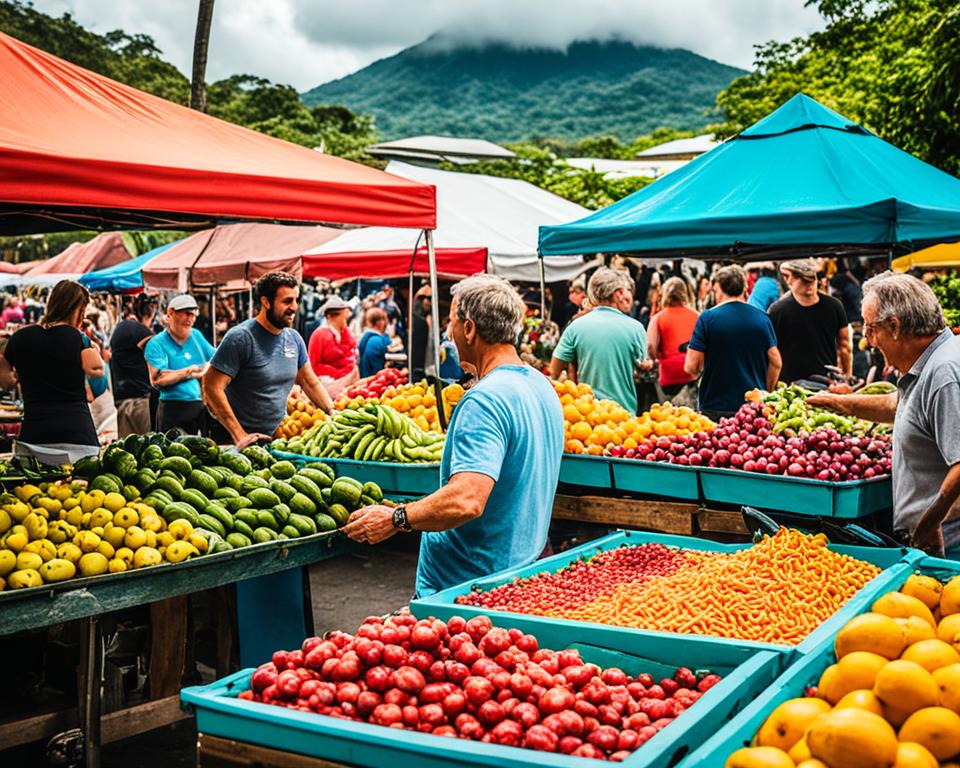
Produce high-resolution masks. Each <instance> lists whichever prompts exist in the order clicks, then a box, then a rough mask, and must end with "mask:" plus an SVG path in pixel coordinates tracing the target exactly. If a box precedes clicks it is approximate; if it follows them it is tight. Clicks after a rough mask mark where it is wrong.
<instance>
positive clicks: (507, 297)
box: [450, 275, 527, 344]
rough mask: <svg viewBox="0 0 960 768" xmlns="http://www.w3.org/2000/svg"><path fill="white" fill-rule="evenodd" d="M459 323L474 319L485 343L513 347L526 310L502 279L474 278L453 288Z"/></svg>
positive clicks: (483, 276) (486, 276)
mask: <svg viewBox="0 0 960 768" xmlns="http://www.w3.org/2000/svg"><path fill="white" fill-rule="evenodd" d="M450 293H451V294H453V295H454V296H455V297H456V299H457V318H458V319H459V320H460V322H464V321H466V320H473V323H474V325H476V326H477V335H478V336H479V337H480V338H481V339H483V340H484V341H485V342H486V343H487V344H516V343H517V339H518V338H519V337H520V331H521V330H522V329H523V318H524V316H525V315H526V314H527V307H526V305H525V304H524V303H523V299H521V298H520V296H519V294H518V293H517V292H516V290H515V289H514V287H513V286H512V285H510V283H508V282H507V281H506V280H504V279H503V278H502V277H496V276H494V275H473V276H472V277H468V278H466V279H464V280H461V281H460V282H459V283H457V284H456V285H454V286H453V288H451V289H450Z"/></svg>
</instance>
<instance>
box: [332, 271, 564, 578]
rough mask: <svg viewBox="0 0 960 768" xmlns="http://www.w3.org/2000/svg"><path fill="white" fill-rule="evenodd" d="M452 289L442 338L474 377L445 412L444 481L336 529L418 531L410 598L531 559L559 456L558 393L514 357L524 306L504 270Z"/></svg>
mask: <svg viewBox="0 0 960 768" xmlns="http://www.w3.org/2000/svg"><path fill="white" fill-rule="evenodd" d="M453 296H454V297H453V303H452V305H451V307H450V328H449V331H450V336H451V338H452V339H453V341H454V343H455V344H456V345H457V349H458V351H459V353H460V360H461V362H462V363H463V364H464V366H465V367H467V368H468V369H469V370H472V371H475V372H476V375H477V378H478V382H477V384H476V385H475V386H474V387H473V388H472V389H470V390H469V391H468V392H467V393H466V394H465V395H464V396H463V399H462V400H460V402H459V404H458V405H457V407H456V409H455V410H454V412H453V418H452V419H451V421H450V428H449V431H448V432H447V440H446V444H445V445H444V450H443V459H442V462H441V464H440V480H441V484H442V487H441V488H440V490H438V491H436V492H435V493H432V494H430V495H429V496H427V497H425V498H423V499H420V500H419V501H413V502H410V503H409V504H407V505H406V506H400V507H396V508H395V509H391V508H390V507H386V506H381V505H376V506H370V507H365V508H363V509H359V510H357V511H356V512H354V513H353V514H352V515H351V516H350V520H349V522H348V523H347V525H346V526H344V528H343V531H344V533H346V534H347V535H348V536H350V538H352V539H354V540H355V541H364V542H367V543H370V544H376V543H378V542H381V541H383V540H385V539H388V538H389V537H391V536H393V535H394V534H395V533H397V531H410V530H417V531H423V532H424V533H423V538H422V539H421V542H420V561H419V563H418V565H417V584H416V593H417V595H418V596H424V595H429V594H432V593H434V592H437V591H439V590H442V589H446V588H447V587H450V586H453V585H454V584H459V583H461V582H464V581H467V580H470V579H477V578H481V577H484V576H488V575H490V574H491V573H495V572H496V571H500V570H503V569H504V568H514V567H517V566H522V565H527V564H529V563H532V562H533V561H534V560H536V559H537V557H539V555H540V553H541V552H542V551H543V548H544V546H545V544H546V542H547V529H548V528H549V525H550V515H551V512H552V509H553V496H554V492H555V491H556V487H557V480H558V478H559V476H560V458H561V456H562V455H563V410H562V408H561V406H560V400H559V399H558V397H557V395H556V393H555V392H554V390H553V386H552V385H551V384H550V381H549V379H547V377H546V376H544V375H543V374H542V373H540V372H539V371H536V370H534V369H533V368H530V367H529V366H527V365H524V364H523V362H522V361H521V360H520V357H519V356H518V355H517V350H516V346H515V343H516V340H517V338H518V336H519V334H520V330H521V327H522V323H523V317H524V314H525V307H524V305H523V301H522V300H521V299H520V297H519V295H518V294H517V292H516V291H515V290H514V289H513V287H512V286H511V285H510V284H509V283H508V282H507V281H506V280H503V279H502V278H498V277H493V276H491V275H476V276H474V277H469V278H467V279H466V280H463V281H462V282H460V283H459V284H457V285H456V286H454V289H453Z"/></svg>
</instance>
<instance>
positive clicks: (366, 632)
mask: <svg viewBox="0 0 960 768" xmlns="http://www.w3.org/2000/svg"><path fill="white" fill-rule="evenodd" d="M719 681H720V677H719V676H717V675H714V674H710V673H700V675H699V676H698V675H697V674H694V673H693V672H692V671H691V670H689V669H687V668H685V667H681V668H680V669H677V670H676V672H675V674H674V675H673V677H669V678H664V679H663V680H660V681H659V682H657V681H655V680H654V678H653V676H652V675H649V674H641V675H637V676H636V677H630V676H628V675H627V674H626V673H625V672H623V670H620V669H617V668H615V667H610V668H608V669H602V670H601V669H600V668H599V667H598V666H596V665H594V664H586V663H584V661H583V660H582V659H581V658H580V654H579V652H578V651H576V650H563V651H552V650H547V649H545V648H540V647H539V643H538V642H537V639H536V638H535V637H534V636H533V635H529V634H524V633H523V632H521V631H520V630H518V629H510V630H507V629H502V628H499V627H494V626H493V623H492V622H491V621H490V619H489V618H488V617H487V616H476V617H474V618H471V619H470V620H469V621H467V620H465V619H463V618H462V617H459V616H454V617H452V618H451V619H450V621H449V622H443V621H440V620H439V619H423V620H420V621H418V620H417V619H416V617H415V616H413V615H412V614H411V613H409V611H406V610H404V611H402V612H400V613H399V614H396V615H394V616H391V617H388V618H386V619H383V618H380V617H370V618H367V619H365V620H364V622H363V624H362V625H361V626H360V628H359V629H358V630H357V633H356V635H350V634H347V633H345V632H331V633H328V634H327V635H326V636H325V637H323V638H319V637H310V638H307V639H306V640H305V641H304V642H303V646H302V647H301V648H300V649H299V650H295V651H277V652H276V653H274V655H273V659H272V660H271V661H269V662H267V663H266V664H263V665H261V666H260V667H259V668H258V669H257V670H256V671H255V672H254V673H253V675H252V677H251V680H250V685H251V687H250V689H249V690H246V691H244V692H242V693H241V694H240V698H242V699H246V700H250V701H257V702H262V703H265V704H274V705H278V706H283V707H289V708H292V709H297V710H301V711H304V712H314V713H317V714H319V715H326V716H329V717H339V718H346V719H349V720H358V721H363V722H368V723H373V724H376V725H382V726H387V727H391V728H406V729H408V730H416V731H421V732H424V733H432V734H434V735H437V736H451V737H457V738H462V739H472V740H474V741H481V742H486V743H494V744H502V745H507V746H512V747H524V748H527V749H536V750H541V751H544V752H560V753H563V754H571V755H577V756H580V757H590V758H595V759H598V760H604V759H607V760H615V761H621V760H624V759H626V758H627V757H628V756H629V755H630V753H631V752H632V751H633V750H635V749H637V748H638V747H640V746H641V745H642V744H644V743H645V742H646V741H648V740H649V739H650V738H652V737H653V736H654V735H655V734H656V733H657V732H658V731H659V730H661V729H662V728H664V727H665V726H667V725H669V724H670V723H671V722H672V721H673V719H674V718H676V717H677V716H678V715H680V714H681V713H682V712H684V711H685V710H686V709H688V708H689V707H690V706H692V705H693V704H694V703H695V702H696V701H697V700H698V699H699V698H700V697H701V696H702V695H703V694H704V693H705V692H706V691H708V690H709V689H710V688H711V687H713V686H714V685H716V684H717V683H718V682H719Z"/></svg>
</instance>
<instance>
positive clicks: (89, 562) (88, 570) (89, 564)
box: [77, 552, 110, 576]
mask: <svg viewBox="0 0 960 768" xmlns="http://www.w3.org/2000/svg"><path fill="white" fill-rule="evenodd" d="M109 567H110V561H109V560H107V558H106V557H105V556H104V555H102V554H101V553H99V552H87V554H85V555H84V556H83V557H81V558H80V562H79V563H77V569H78V570H79V571H80V575H81V576H99V575H100V574H101V573H106V572H107V570H108V569H109Z"/></svg>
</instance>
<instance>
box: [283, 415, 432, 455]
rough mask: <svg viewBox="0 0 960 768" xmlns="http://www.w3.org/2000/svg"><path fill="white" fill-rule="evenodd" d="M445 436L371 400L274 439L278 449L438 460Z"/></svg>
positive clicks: (327, 453) (314, 453) (300, 453)
mask: <svg viewBox="0 0 960 768" xmlns="http://www.w3.org/2000/svg"><path fill="white" fill-rule="evenodd" d="M443 442H444V437H443V435H442V434H440V433H439V432H424V431H423V430H422V429H421V428H420V427H419V426H418V425H417V424H416V422H414V421H413V419H411V418H409V417H408V416H405V415H404V414H402V413H400V412H399V411H397V410H395V409H394V408H392V407H391V406H389V405H380V404H379V403H373V404H369V405H364V406H361V407H359V408H348V409H344V410H342V411H338V412H336V413H335V414H334V415H333V416H331V417H330V418H329V419H327V420H326V421H324V422H323V423H322V424H317V425H315V426H314V427H312V428H311V429H309V430H307V431H306V432H304V433H303V434H302V435H300V436H299V437H295V438H291V439H290V440H285V439H279V440H274V441H273V443H272V444H271V447H272V448H273V449H274V450H276V451H280V452H287V453H295V454H298V455H301V456H314V457H317V458H340V459H354V460H356V461H392V462H401V463H409V462H431V463H432V462H438V461H440V458H441V456H442V455H443Z"/></svg>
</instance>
